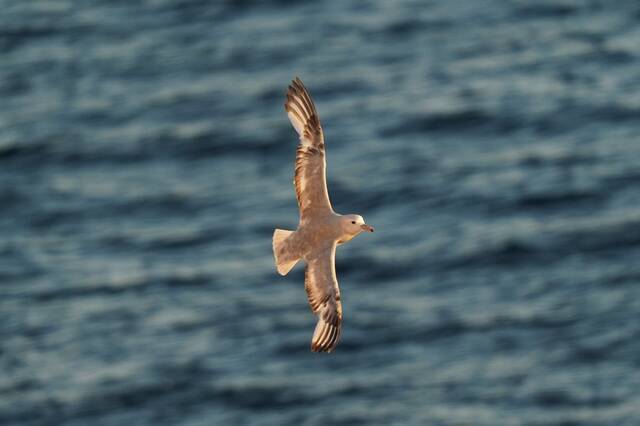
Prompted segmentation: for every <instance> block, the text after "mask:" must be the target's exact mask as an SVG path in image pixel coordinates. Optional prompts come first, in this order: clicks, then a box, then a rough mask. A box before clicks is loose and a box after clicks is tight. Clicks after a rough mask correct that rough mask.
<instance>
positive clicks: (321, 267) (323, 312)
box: [304, 244, 342, 352]
mask: <svg viewBox="0 0 640 426" xmlns="http://www.w3.org/2000/svg"><path fill="white" fill-rule="evenodd" d="M335 257H336V245H335V244H332V246H331V247H328V248H325V249H324V250H321V251H319V252H318V253H314V254H313V255H312V256H310V257H309V258H308V259H307V269H306V271H305V276H304V288H305V290H306V291H307V297H308V298H309V306H310V307H311V310H312V311H313V313H314V314H316V315H317V316H318V324H317V325H316V329H315V331H314V333H313V338H312V339H311V350H312V351H313V352H331V351H333V350H334V349H335V347H336V345H337V344H338V341H339V340H340V332H341V326H342V303H340V289H339V288H338V279H337V278H336V268H335Z"/></svg>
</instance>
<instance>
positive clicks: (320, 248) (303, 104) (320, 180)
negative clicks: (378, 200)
mask: <svg viewBox="0 0 640 426" xmlns="http://www.w3.org/2000/svg"><path fill="white" fill-rule="evenodd" d="M284 109H285V110H286V112H287V116H288V117H289V121H291V124H292V125H293V128H294V129H295V130H296V132H297V133H298V135H299V137H300V143H299V144H298V149H297V151H296V163H295V172H294V179H293V184H294V186H295V189H296V198H297V199H298V208H299V210H300V222H299V223H298V229H296V230H295V231H287V230H284V229H276V230H275V231H274V232H273V255H274V257H275V263H276V269H277V271H278V273H279V274H280V275H286V274H287V273H288V272H289V271H290V270H291V269H292V268H293V267H294V266H295V264H296V263H297V262H298V261H299V260H301V259H302V260H304V261H305V262H306V264H307V267H306V270H305V274H304V288H305V290H306V292H307V298H308V299H309V306H310V307H311V311H312V312H313V313H314V315H316V316H317V317H318V323H317V325H316V328H315V331H314V332H313V337H312V339H311V351H313V352H332V351H333V350H334V349H335V348H336V345H337V344H338V341H339V340H340V334H341V327H342V304H341V303H340V289H339V288H338V279H337V278H336V266H335V259H336V246H338V245H340V244H344V243H346V242H347V241H349V240H351V239H352V238H353V237H355V236H357V235H358V234H360V233H361V232H373V228H372V227H371V226H369V225H367V224H366V223H365V221H364V219H363V218H362V216H360V215H357V214H348V215H340V214H338V213H336V212H334V211H333V208H332V207H331V202H330V201H329V193H328V191H327V175H326V167H327V163H326V160H325V147H324V136H323V133H322V127H321V126H320V118H319V117H318V112H317V111H316V107H315V105H314V104H313V101H312V100H311V96H309V92H308V91H307V89H306V88H305V87H304V84H303V83H302V80H300V79H299V78H298V77H296V78H295V80H293V81H292V82H291V85H289V90H288V91H287V100H286V102H285V104H284Z"/></svg>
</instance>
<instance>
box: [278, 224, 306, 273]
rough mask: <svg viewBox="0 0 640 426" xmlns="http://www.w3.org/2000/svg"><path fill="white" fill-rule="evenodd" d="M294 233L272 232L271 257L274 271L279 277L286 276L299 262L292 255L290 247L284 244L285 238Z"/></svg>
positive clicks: (293, 254) (295, 256) (298, 258)
mask: <svg viewBox="0 0 640 426" xmlns="http://www.w3.org/2000/svg"><path fill="white" fill-rule="evenodd" d="M293 232H294V231H285V230H284V229H276V230H275V231H274V232H273V256H274V257H275V260H276V269H277V270H278V273H279V274H280V275H287V274H288V273H289V271H290V270H291V269H292V268H293V267H294V266H295V264H296V263H297V262H298V260H300V257H298V256H297V255H296V253H292V252H291V251H292V250H291V247H290V246H289V245H288V244H287V243H286V242H287V241H286V240H287V238H289V236H291V234H293Z"/></svg>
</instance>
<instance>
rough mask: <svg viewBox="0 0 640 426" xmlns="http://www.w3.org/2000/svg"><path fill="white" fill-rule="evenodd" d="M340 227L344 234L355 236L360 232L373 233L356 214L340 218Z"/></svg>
mask: <svg viewBox="0 0 640 426" xmlns="http://www.w3.org/2000/svg"><path fill="white" fill-rule="evenodd" d="M341 226H342V230H343V231H344V233H346V234H348V235H352V236H354V237H355V236H356V235H358V234H359V233H361V232H364V231H366V232H373V228H372V227H371V226H369V225H367V224H366V223H364V218H363V217H362V216H360V215H357V214H348V215H345V216H342V217H341Z"/></svg>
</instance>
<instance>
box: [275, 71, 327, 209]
mask: <svg viewBox="0 0 640 426" xmlns="http://www.w3.org/2000/svg"><path fill="white" fill-rule="evenodd" d="M284 109H285V110H286V111H287V116H288V117H289V121H291V124H292V125H293V128H294V129H296V132H298V135H300V144H299V145H298V150H297V152H296V167H295V177H294V181H293V183H294V185H295V187H296V197H297V198H298V207H299V208H300V218H301V219H303V218H305V217H309V216H312V215H316V214H320V215H322V214H326V213H330V212H332V211H333V209H332V208H331V202H330V201H329V193H328V191H327V177H326V168H327V165H326V160H325V153H324V136H323V134H322V127H321V126H320V117H318V112H317V111H316V107H315V105H314V104H313V101H312V100H311V96H309V92H307V89H306V88H305V87H304V85H303V84H302V80H300V79H299V78H297V77H296V79H295V80H293V81H292V82H291V85H290V86H289V90H288V91H287V101H286V102H285V104H284Z"/></svg>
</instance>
